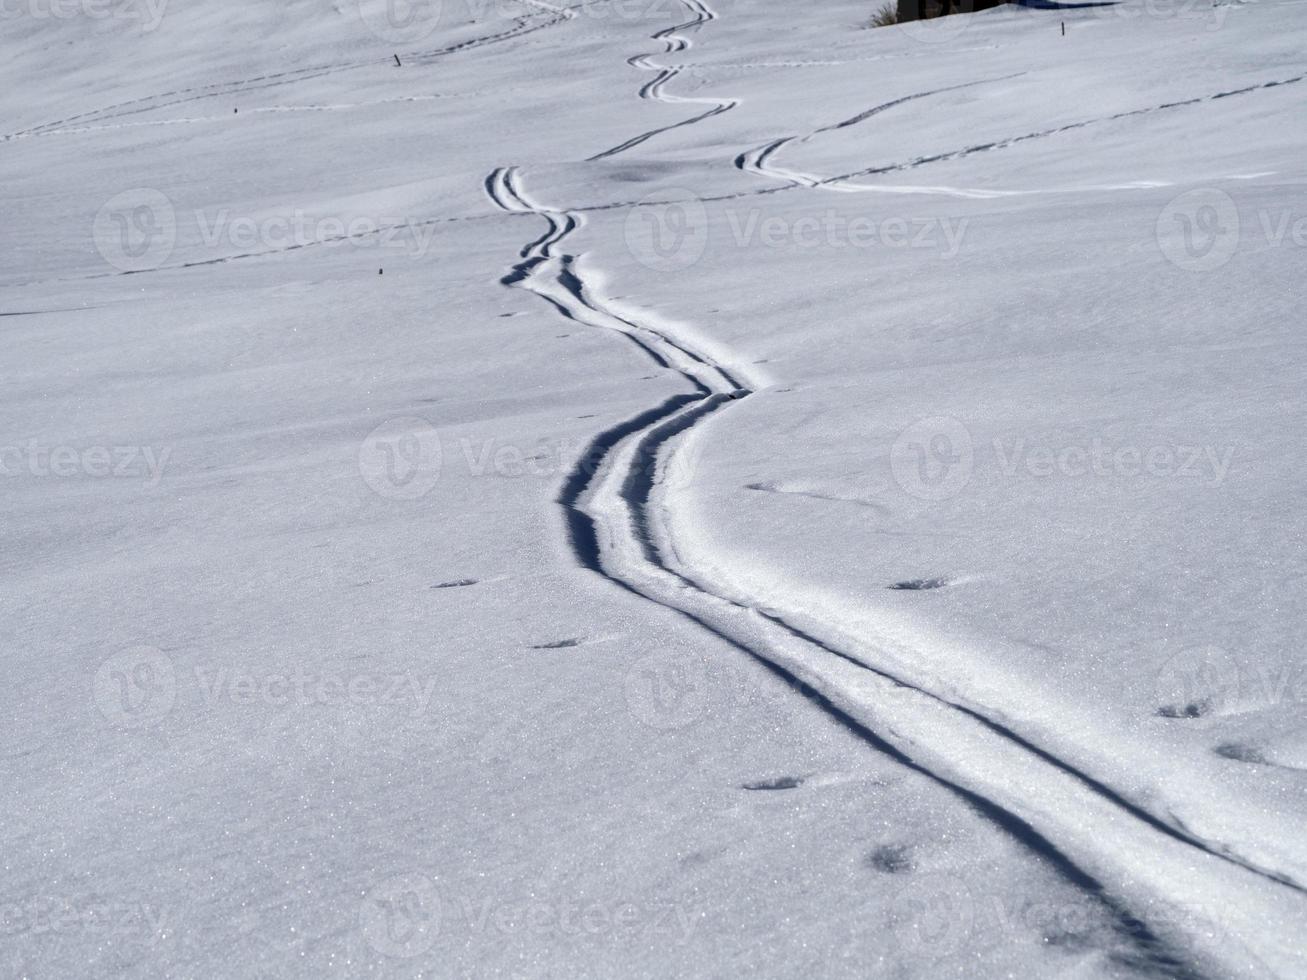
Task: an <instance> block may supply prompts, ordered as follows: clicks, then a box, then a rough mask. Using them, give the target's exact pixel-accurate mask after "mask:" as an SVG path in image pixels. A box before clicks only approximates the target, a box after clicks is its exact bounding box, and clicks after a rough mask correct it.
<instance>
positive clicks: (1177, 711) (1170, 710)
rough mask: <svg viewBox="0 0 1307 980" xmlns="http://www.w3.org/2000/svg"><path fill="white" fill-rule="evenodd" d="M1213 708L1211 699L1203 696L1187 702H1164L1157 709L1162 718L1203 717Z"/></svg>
mask: <svg viewBox="0 0 1307 980" xmlns="http://www.w3.org/2000/svg"><path fill="white" fill-rule="evenodd" d="M1211 710H1212V702H1211V699H1210V698H1203V699H1202V700H1199V701H1190V702H1188V703H1187V704H1164V705H1162V706H1161V707H1160V708H1158V709H1157V714H1158V716H1159V717H1161V718H1201V717H1202V716H1203V715H1205V714H1207V713H1208V712H1209V711H1211Z"/></svg>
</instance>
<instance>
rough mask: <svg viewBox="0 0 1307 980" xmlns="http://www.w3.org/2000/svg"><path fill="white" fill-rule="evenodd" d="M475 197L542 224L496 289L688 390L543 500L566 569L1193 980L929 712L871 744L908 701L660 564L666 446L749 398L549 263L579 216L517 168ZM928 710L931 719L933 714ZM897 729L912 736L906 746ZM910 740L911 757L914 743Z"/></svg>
mask: <svg viewBox="0 0 1307 980" xmlns="http://www.w3.org/2000/svg"><path fill="white" fill-rule="evenodd" d="M485 190H486V194H487V196H488V197H489V198H490V200H491V201H492V202H493V203H494V204H495V206H496V207H498V208H500V209H501V210H503V211H506V212H509V213H514V214H520V213H523V212H524V211H527V212H532V213H535V214H537V215H538V216H539V217H541V218H543V219H544V220H545V222H546V225H547V230H546V232H545V234H544V235H543V236H541V237H539V238H537V239H535V240H534V241H532V242H530V243H528V244H527V245H526V246H524V247H523V248H522V249H521V251H520V252H519V258H521V259H522V261H520V262H517V263H515V264H514V265H513V266H512V268H511V269H510V271H509V272H508V274H506V275H505V276H503V277H502V278H501V280H500V282H501V283H502V284H503V285H505V286H510V287H519V288H524V289H527V290H529V291H530V292H532V293H535V294H536V295H537V296H540V297H541V298H542V299H544V300H545V301H546V302H548V303H549V304H550V305H551V306H552V307H554V309H555V310H556V311H557V312H559V313H560V315H562V316H565V317H567V318H568V319H570V320H573V321H575V322H578V323H582V324H585V325H588V326H594V327H598V328H601V329H608V330H612V331H615V332H618V333H621V334H623V335H625V336H627V337H628V338H630V339H632V340H634V341H635V342H636V343H637V344H639V345H640V346H641V347H642V348H643V349H644V350H645V353H646V354H647V355H648V356H650V357H651V359H653V360H654V361H655V362H656V363H658V364H659V365H660V366H662V367H666V368H668V369H670V370H674V371H676V372H677V373H679V374H681V376H682V377H683V378H684V379H685V380H686V381H687V382H688V383H689V384H690V385H691V386H692V387H693V389H694V391H693V392H692V393H687V394H683V395H676V396H673V397H671V398H668V399H666V400H665V401H663V402H662V403H661V404H659V405H657V406H655V407H653V408H650V409H648V410H646V411H644V412H641V413H639V414H638V415H636V416H635V417H633V418H630V419H627V420H625V421H623V422H621V423H619V424H617V425H615V426H613V427H611V428H609V429H607V430H605V431H603V432H601V433H599V434H598V435H597V436H595V437H594V439H593V440H592V442H591V443H590V445H589V446H588V447H587V448H586V451H585V452H584V453H583V454H582V456H581V459H580V461H579V462H578V464H577V466H576V467H575V468H574V469H573V470H572V472H571V473H570V474H569V475H568V476H567V477H566V478H565V480H564V482H563V485H562V488H561V490H560V492H559V495H558V497H557V498H556V501H557V503H558V504H559V505H560V507H561V508H562V510H563V513H564V517H565V523H566V528H567V536H568V541H569V545H570V548H571V551H572V554H573V556H574V558H575V560H576V561H577V563H578V564H579V565H580V566H581V567H582V568H585V569H587V570H589V571H592V572H595V573H596V574H598V575H600V576H602V577H603V578H605V579H606V580H607V581H609V582H611V583H613V584H614V585H616V586H618V587H619V588H621V589H623V590H624V591H626V592H629V593H631V594H633V595H635V596H638V597H639V598H641V599H644V600H647V601H650V602H653V603H656V604H657V605H659V606H662V607H664V608H666V609H668V610H670V611H672V612H673V613H676V614H679V615H681V616H683V617H685V618H687V619H689V620H690V621H691V622H694V623H695V624H697V625H699V626H701V627H702V628H704V629H706V630H707V631H709V632H710V633H712V634H713V635H715V636H717V637H719V638H720V639H722V640H724V641H725V642H727V643H728V644H730V645H731V646H732V647H734V648H735V649H738V650H740V651H741V652H742V653H744V654H746V655H747V656H749V657H750V658H752V659H753V660H755V661H756V662H758V663H759V664H761V665H763V666H764V667H765V668H766V669H768V670H769V671H771V672H772V673H773V674H775V675H777V676H778V677H779V678H781V679H782V680H783V681H784V682H786V683H787V684H789V685H791V686H793V687H794V688H795V689H797V690H801V691H803V692H804V694H805V695H806V696H807V697H808V698H809V699H810V700H811V701H813V702H814V703H815V704H817V705H819V706H820V707H821V708H823V709H824V710H825V711H826V712H828V713H829V714H830V715H831V716H832V717H834V718H835V719H836V720H837V721H838V722H839V723H841V724H842V725H844V726H845V727H846V728H848V729H849V730H850V731H851V732H853V733H854V734H856V735H857V736H858V737H859V738H860V739H862V740H863V741H865V742H866V743H868V744H869V745H871V746H873V747H874V748H875V749H876V750H877V751H880V752H883V753H885V754H887V755H888V756H889V757H890V758H892V759H894V760H895V761H897V762H899V763H901V764H903V765H905V766H907V767H908V768H910V769H912V770H914V771H916V772H919V773H921V774H923V775H925V776H926V777H928V778H930V779H931V780H933V781H935V782H936V783H938V784H940V785H942V786H943V787H945V788H947V789H949V790H951V791H952V792H954V793H956V794H958V795H959V796H960V797H961V798H962V799H963V800H964V801H965V802H967V803H968V804H970V805H971V806H973V807H974V808H976V809H977V810H979V811H980V812H981V813H982V814H984V815H985V816H986V817H987V818H988V819H989V820H991V821H992V822H993V823H995V824H996V825H997V826H998V827H1000V828H1001V829H1003V830H1004V831H1006V832H1008V833H1009V834H1011V835H1012V836H1013V837H1015V838H1016V839H1017V840H1018V841H1020V842H1021V843H1022V844H1024V845H1025V846H1026V847H1028V848H1030V849H1031V850H1032V851H1034V852H1035V853H1036V854H1037V855H1039V856H1040V857H1041V858H1043V859H1044V860H1046V861H1047V862H1048V863H1049V864H1050V866H1051V867H1052V868H1053V869H1054V870H1055V871H1056V872H1057V873H1058V874H1059V875H1060V876H1061V877H1062V878H1063V879H1064V880H1065V881H1067V882H1069V883H1070V884H1072V885H1074V886H1075V887H1076V888H1078V889H1080V890H1082V891H1084V892H1085V893H1086V894H1088V895H1090V896H1091V897H1092V898H1093V899H1095V900H1097V901H1099V902H1100V903H1101V904H1102V907H1103V908H1104V910H1105V911H1106V912H1107V913H1108V914H1109V915H1110V916H1111V918H1112V920H1113V921H1114V922H1115V923H1116V927H1117V929H1118V931H1119V932H1120V934H1121V935H1122V936H1124V937H1128V938H1129V939H1130V940H1131V942H1132V943H1133V944H1134V946H1135V947H1136V949H1137V952H1138V953H1139V955H1140V956H1141V957H1142V959H1143V960H1144V961H1146V962H1147V963H1148V964H1149V965H1150V966H1151V967H1152V968H1155V969H1157V970H1161V971H1165V973H1166V975H1167V976H1173V977H1197V976H1201V975H1202V973H1201V971H1198V970H1196V969H1195V968H1193V967H1192V966H1189V965H1187V964H1186V963H1185V962H1184V960H1183V958H1182V957H1181V956H1180V954H1178V953H1176V952H1174V951H1172V950H1170V949H1169V948H1168V946H1167V944H1166V943H1165V942H1164V941H1163V940H1162V939H1161V938H1160V937H1159V936H1158V935H1156V934H1155V933H1154V932H1153V931H1152V930H1151V929H1150V928H1149V927H1148V926H1147V925H1146V924H1145V923H1144V922H1143V921H1141V920H1140V918H1139V917H1137V916H1136V915H1135V914H1133V913H1132V912H1130V911H1129V909H1128V908H1127V907H1126V905H1125V904H1124V903H1123V902H1122V900H1120V899H1119V898H1117V897H1116V896H1114V895H1113V894H1111V893H1110V892H1109V890H1108V889H1107V888H1106V887H1104V885H1103V884H1102V883H1101V882H1100V881H1099V880H1098V879H1097V878H1096V877H1094V876H1093V875H1091V874H1090V873H1088V872H1086V871H1085V870H1083V869H1082V867H1081V866H1080V865H1079V864H1078V863H1077V862H1076V861H1075V860H1074V859H1073V858H1072V857H1071V856H1070V853H1069V852H1068V851H1067V850H1066V849H1064V848H1063V847H1062V846H1059V845H1058V844H1056V843H1054V842H1053V840H1052V839H1050V837H1048V836H1047V835H1046V834H1045V833H1043V832H1042V831H1041V830H1040V829H1038V828H1037V826H1036V824H1035V823H1034V822H1032V821H1030V820H1028V819H1026V818H1025V817H1024V816H1022V815H1021V814H1020V813H1019V812H1018V809H1019V808H1018V807H1013V806H1011V805H1009V804H1008V803H1007V802H1006V801H1003V800H1002V798H1001V795H1000V794H994V793H992V791H986V790H984V789H978V788H975V787H974V786H973V785H969V784H971V783H976V782H981V781H980V780H975V779H968V778H966V777H965V776H963V777H961V778H959V777H958V776H955V775H953V774H952V773H951V772H950V769H952V768H954V767H953V766H952V765H951V764H950V763H949V762H948V760H947V759H946V757H945V756H946V753H945V752H944V751H940V750H935V749H923V744H929V742H933V741H936V740H937V739H938V736H937V735H934V734H932V733H931V729H932V727H933V726H934V725H937V724H938V717H937V716H938V715H939V714H940V712H939V711H938V710H935V711H933V712H929V713H925V714H924V715H923V714H921V713H920V707H921V705H920V704H919V703H912V704H907V703H905V705H904V707H905V709H906V710H905V711H904V712H903V713H902V714H898V713H896V714H895V716H894V718H893V722H892V723H891V726H890V727H891V728H892V729H893V730H894V731H893V733H892V734H885V735H881V734H878V730H879V729H881V727H882V722H883V720H884V719H883V716H882V715H881V712H880V711H879V705H876V706H873V702H876V701H879V700H880V699H881V698H882V697H888V700H889V701H890V702H893V701H900V700H903V698H902V692H905V691H909V690H912V691H915V689H911V688H909V687H908V686H907V685H903V684H901V683H900V682H898V681H896V680H894V679H892V678H890V677H888V675H885V674H883V673H882V672H880V671H874V670H871V669H870V668H868V667H867V666H866V665H864V664H862V663H860V662H859V661H857V660H856V659H854V658H852V657H849V656H848V655H846V654H843V653H841V652H839V651H836V650H834V649H831V648H829V647H826V646H824V645H823V644H821V643H820V642H819V641H816V640H815V638H813V637H811V636H808V635H805V634H803V633H802V632H800V631H799V630H797V629H795V628H794V627H792V626H790V625H789V624H788V623H786V622H785V621H784V620H783V619H781V618H780V617H778V616H776V615H774V614H772V613H770V612H768V611H765V610H760V609H756V608H753V607H751V606H749V605H746V604H744V603H741V602H738V601H735V600H733V599H729V598H725V597H723V596H722V595H719V594H717V593H715V592H713V591H711V590H710V589H709V588H708V587H707V586H705V585H703V584H701V583H700V582H699V581H698V580H697V579H696V578H694V577H693V573H691V572H689V571H687V570H681V569H679V568H678V567H677V565H676V564H675V563H674V561H673V560H671V559H669V558H668V557H667V554H668V551H669V550H670V549H668V547H667V544H666V530H665V527H664V525H663V521H662V519H661V517H660V516H659V511H660V509H661V508H662V507H663V506H665V503H664V502H663V501H661V500H660V499H658V498H659V494H660V492H661V489H662V487H663V485H664V483H665V481H666V479H667V474H668V471H669V469H672V470H674V469H675V466H676V464H675V452H676V447H677V444H678V441H679V440H680V439H681V437H683V436H685V435H686V434H687V433H688V432H689V431H690V430H691V429H692V428H694V427H695V426H698V425H699V424H701V423H703V422H704V421H706V420H708V419H709V418H712V417H714V416H715V414H716V413H718V412H720V411H721V410H723V409H724V408H725V407H727V406H730V405H732V404H734V403H736V402H738V401H741V400H743V399H745V398H747V397H748V396H749V395H750V394H752V392H751V390H750V389H749V388H747V387H741V386H740V384H739V382H738V381H737V380H736V377H735V375H734V374H733V372H732V369H731V368H729V367H726V366H722V365H719V364H717V363H716V362H714V361H712V360H710V359H708V358H706V357H704V356H703V355H701V354H698V353H697V352H695V351H694V350H693V349H692V348H691V347H690V346H689V345H687V344H685V343H683V342H682V341H680V340H679V339H678V338H675V337H672V336H670V335H669V334H667V333H665V332H663V331H660V330H658V329H655V328H653V327H650V326H647V325H643V324H639V323H636V322H635V321H633V320H631V319H629V318H627V317H624V316H623V315H621V314H620V313H617V312H614V311H612V310H611V309H609V308H608V307H607V305H606V303H605V302H604V301H603V300H602V299H601V298H599V297H596V296H594V295H592V293H591V291H590V290H589V289H588V288H587V285H586V281H585V278H584V276H583V274H582V273H581V272H580V271H579V268H580V262H579V259H578V258H577V257H576V256H573V255H569V254H558V253H556V252H555V247H556V246H558V245H559V244H560V243H561V242H562V241H563V240H564V239H566V238H567V237H568V236H569V235H570V234H571V233H572V232H573V231H574V230H575V229H577V228H579V227H580V226H581V219H580V217H579V216H577V215H575V214H569V213H566V212H560V211H557V210H554V209H551V208H548V207H544V206H541V205H539V204H536V203H535V202H533V201H532V200H531V199H530V198H528V197H527V195H526V194H525V193H524V192H523V190H522V188H521V183H520V176H519V172H518V170H517V169H516V168H514V167H505V168H500V169H498V170H496V171H494V172H493V173H491V174H490V175H489V176H488V177H487V178H486V181H485ZM869 684H870V685H871V687H873V688H874V697H873V698H870V699H869V698H867V697H866V692H867V689H868V685H869ZM915 693H917V694H923V695H924V692H915ZM925 697H929V696H928V695H925ZM935 700H936V701H937V702H938V699H935ZM939 704H942V702H939ZM939 704H936V705H935V706H934V707H936V709H938V706H939ZM950 707H951V706H950ZM954 713H955V714H958V712H956V711H955V712H954ZM914 716H916V717H914ZM954 727H955V728H956V727H957V725H956V722H955V724H954ZM904 729H907V730H908V731H910V732H911V734H910V735H907V736H906V737H905V736H904V734H903V730H904ZM919 740H920V741H921V742H922V743H923V744H918V741H919ZM987 761H988V760H987ZM1068 812H1076V813H1080V812H1081V810H1079V809H1073V810H1070V811H1068Z"/></svg>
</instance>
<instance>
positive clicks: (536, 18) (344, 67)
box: [0, 0, 576, 143]
mask: <svg viewBox="0 0 1307 980" xmlns="http://www.w3.org/2000/svg"><path fill="white" fill-rule="evenodd" d="M522 2H523V5H524V6H529V7H532V8H534V9H535V10H536V11H538V12H536V13H528V14H524V15H522V16H520V17H515V18H513V21H512V24H511V26H509V27H507V28H505V29H504V30H502V31H495V32H494V33H491V34H483V35H480V36H478V37H474V38H469V39H468V40H466V41H459V42H458V43H456V44H449V45H446V46H445V47H442V48H435V49H432V50H428V51H418V52H414V53H411V54H409V55H408V56H407V59H406V61H407V63H409V64H428V63H430V62H432V61H435V60H436V59H438V58H443V57H444V56H445V55H450V54H455V53H458V52H460V51H469V50H471V49H473V48H480V47H485V46H486V45H488V44H497V43H499V42H502V41H509V40H512V39H513V38H518V37H522V36H524V35H526V34H531V33H534V32H535V31H540V30H544V29H545V28H547V27H553V26H554V25H555V24H561V23H563V22H564V21H567V20H570V19H571V18H573V17H575V16H576V14H575V13H574V12H573V11H572V9H571V8H563V7H555V6H553V5H552V4H548V3H543V2H540V0H522ZM542 18H543V19H542ZM388 62H389V59H377V58H368V59H366V60H362V61H344V62H338V63H336V64H331V65H315V66H311V67H308V68H294V69H291V70H289V71H282V72H274V73H270V74H266V75H256V76H254V77H252V78H238V79H233V80H232V81H228V82H214V83H212V84H210V85H195V86H191V87H190V88H180V89H174V90H173V91H170V92H160V93H156V94H154V95H146V96H141V97H140V98H137V99H131V100H129V101H126V102H118V103H115V104H113V105H108V106H102V107H100V108H99V109H92V110H89V111H87V112H82V113H78V114H77V115H73V116H68V117H66V118H64V119H56V120H54V121H52V122H48V123H41V124H39V125H37V126H30V127H28V128H27V129H21V130H18V131H17V132H13V133H7V134H5V135H3V136H0V143H7V142H9V141H10V140H15V139H20V138H22V137H27V136H41V135H45V134H46V133H47V131H49V130H62V129H64V128H66V127H67V126H69V125H70V124H72V123H83V124H86V123H98V122H105V121H107V120H110V119H121V118H123V117H125V116H134V115H139V114H140V113H143V112H153V111H155V110H156V109H166V108H170V107H172V106H176V105H184V104H186V103H188V102H196V101H199V100H201V99H211V98H216V97H218V96H223V95H243V94H245V93H247V92H258V91H261V90H263V89H268V88H275V87H278V86H282V85H290V84H293V83H295V82H303V81H308V80H309V79H313V78H321V77H323V76H325V75H334V74H337V73H340V72H346V71H355V70H357V69H359V68H367V67H374V68H375V67H378V66H380V65H384V64H387V63H388Z"/></svg>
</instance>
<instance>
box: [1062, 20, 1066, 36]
mask: <svg viewBox="0 0 1307 980" xmlns="http://www.w3.org/2000/svg"><path fill="white" fill-rule="evenodd" d="M1062 36H1063V37H1066V21H1062Z"/></svg>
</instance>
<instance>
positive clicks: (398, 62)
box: [395, 55, 404, 68]
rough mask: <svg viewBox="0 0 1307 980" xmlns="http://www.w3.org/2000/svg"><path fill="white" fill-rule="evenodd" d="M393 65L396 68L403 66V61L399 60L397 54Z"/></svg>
mask: <svg viewBox="0 0 1307 980" xmlns="http://www.w3.org/2000/svg"><path fill="white" fill-rule="evenodd" d="M395 67H396V68H403V67H404V63H403V62H402V61H400V60H399V55H395Z"/></svg>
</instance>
